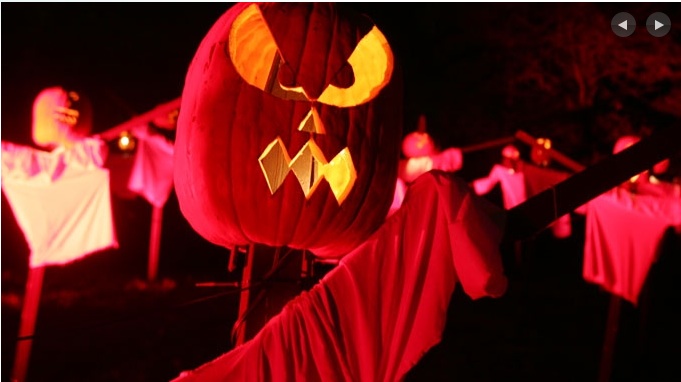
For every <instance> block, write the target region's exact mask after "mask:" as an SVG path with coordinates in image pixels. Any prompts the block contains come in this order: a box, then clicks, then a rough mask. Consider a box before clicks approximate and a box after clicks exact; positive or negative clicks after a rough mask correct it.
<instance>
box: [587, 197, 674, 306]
mask: <svg viewBox="0 0 681 382" xmlns="http://www.w3.org/2000/svg"><path fill="white" fill-rule="evenodd" d="M670 226H674V227H677V229H679V228H681V197H679V196H678V195H676V196H674V195H669V196H667V197H659V196H654V195H641V194H638V195H634V194H632V193H630V192H629V191H627V190H625V189H623V188H618V189H616V190H614V191H612V192H609V193H606V194H603V195H601V196H599V197H598V198H596V199H594V200H592V201H590V202H589V203H588V204H587V206H586V241H585V245H584V268H583V277H584V279H585V280H586V281H588V282H591V283H594V284H597V285H600V286H601V287H602V288H603V289H605V290H607V291H609V292H610V293H613V294H615V295H617V296H620V297H622V298H624V299H626V300H627V301H629V302H631V303H632V304H634V305H636V304H638V297H639V295H640V292H641V288H642V287H643V284H644V282H645V280H646V277H647V275H648V272H649V270H650V267H651V266H652V263H653V262H654V261H655V259H656V258H657V254H658V246H659V244H660V242H661V239H662V236H663V234H664V231H665V230H666V229H667V228H668V227H670Z"/></svg>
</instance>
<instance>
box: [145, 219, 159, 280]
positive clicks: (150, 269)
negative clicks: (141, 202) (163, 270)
mask: <svg viewBox="0 0 681 382" xmlns="http://www.w3.org/2000/svg"><path fill="white" fill-rule="evenodd" d="M162 227H163V207H156V206H154V209H153V211H152V214H151V233H150V235H149V264H148V266H147V280H148V281H149V282H154V281H156V277H157V275H158V259H159V252H160V249H161V228H162Z"/></svg>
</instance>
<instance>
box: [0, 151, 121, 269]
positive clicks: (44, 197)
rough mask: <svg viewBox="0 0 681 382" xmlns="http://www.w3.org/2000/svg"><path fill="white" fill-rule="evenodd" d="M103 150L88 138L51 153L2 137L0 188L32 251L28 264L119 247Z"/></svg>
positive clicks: (57, 262)
mask: <svg viewBox="0 0 681 382" xmlns="http://www.w3.org/2000/svg"><path fill="white" fill-rule="evenodd" d="M104 149H105V146H104V144H103V143H102V142H101V141H99V140H96V139H89V138H88V139H85V140H83V141H80V142H78V143H76V144H74V146H73V147H72V148H69V149H65V148H64V147H58V148H56V149H54V150H53V151H51V152H46V151H41V150H36V149H34V148H31V147H28V146H22V145H17V144H13V143H9V142H2V191H3V192H4V193H5V195H6V197H7V200H8V202H9V205H10V207H11V209H12V212H13V213H14V216H15V218H16V220H17V223H18V225H19V227H20V228H21V230H22V231H23V233H24V235H25V238H26V241H27V242H28V246H29V248H30V250H31V253H30V262H29V263H30V267H32V268H35V267H41V266H45V265H61V264H66V263H68V262H71V261H73V260H76V259H79V258H81V257H84V256H86V255H89V254H92V253H95V252H98V251H100V250H104V249H107V248H112V247H117V246H118V242H117V240H116V234H115V230H114V225H113V218H112V212H111V197H110V192H109V171H108V170H106V169H104V168H102V165H103V162H104V160H103V156H104V154H105V151H104Z"/></svg>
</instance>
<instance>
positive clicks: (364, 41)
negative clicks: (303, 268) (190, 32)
mask: <svg viewBox="0 0 681 382" xmlns="http://www.w3.org/2000/svg"><path fill="white" fill-rule="evenodd" d="M394 71H395V68H394V61H393V55H392V51H391V49H390V46H389V45H388V42H387V40H386V39H385V37H384V36H383V34H382V33H381V32H380V31H379V30H378V28H377V27H376V26H375V25H374V24H373V22H371V20H369V19H368V18H367V17H365V16H361V15H358V14H355V13H353V12H351V11H350V10H347V9H344V8H341V6H337V5H334V4H320V3H298V4H293V3H272V4H247V3H239V4H237V5H235V6H233V7H232V8H231V9H230V10H229V11H228V12H226V13H225V14H224V15H223V16H222V17H221V18H220V19H219V20H218V21H217V22H216V24H215V25H214V26H213V28H212V29H211V30H210V31H209V32H208V34H207V35H206V37H205V38H204V40H203V41H202V43H201V45H200V46H199V49H198V51H197V52H196V55H195V57H194V59H193V61H192V64H191V66H190V68H189V71H188V73H187V77H186V79H185V87H184V90H183V93H182V104H181V108H180V110H181V112H180V116H179V119H178V126H177V137H176V142H175V149H176V151H175V152H176V158H175V187H176V192H177V195H178V199H179V202H180V207H181V209H182V213H183V214H184V216H185V217H186V218H187V219H188V221H189V222H190V223H191V224H192V226H193V227H194V229H195V230H196V231H197V232H199V233H200V234H201V235H203V236H204V237H205V238H207V239H208V240H210V241H212V242H214V243H216V244H219V245H223V246H233V245H240V244H246V243H251V242H255V243H262V244H267V245H272V246H289V247H293V248H299V249H310V250H312V251H313V252H314V253H315V254H316V255H318V256H321V257H337V256H341V255H343V254H345V253H347V252H348V251H349V250H351V249H353V248H354V247H355V246H357V245H358V244H359V243H361V242H362V241H363V240H364V239H366V238H367V237H368V235H370V234H371V233H372V232H373V231H374V230H375V229H376V228H378V226H379V225H380V224H381V223H382V222H383V220H384V218H385V216H386V213H387V211H388V208H389V207H390V203H391V201H392V195H393V188H394V185H395V180H396V177H397V160H398V157H399V147H400V135H401V130H402V105H401V101H402V87H401V82H400V80H399V78H398V77H397V76H396V75H395V73H394Z"/></svg>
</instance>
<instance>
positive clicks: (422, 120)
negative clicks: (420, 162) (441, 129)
mask: <svg viewBox="0 0 681 382" xmlns="http://www.w3.org/2000/svg"><path fill="white" fill-rule="evenodd" d="M426 126H427V125H426V116H425V115H420V116H419V119H418V126H417V128H416V131H414V132H411V133H409V134H407V135H406V136H405V137H404V139H403V140H402V154H403V155H404V156H405V157H407V158H418V157H425V156H430V155H435V154H437V148H436V147H435V142H434V141H433V139H432V138H431V137H430V134H428V132H427V131H426Z"/></svg>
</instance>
